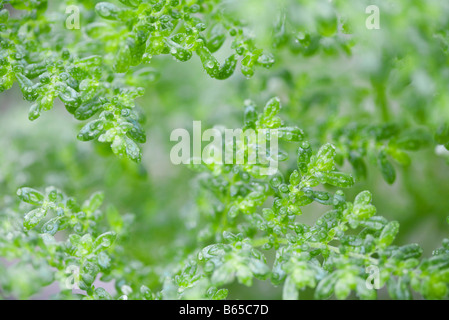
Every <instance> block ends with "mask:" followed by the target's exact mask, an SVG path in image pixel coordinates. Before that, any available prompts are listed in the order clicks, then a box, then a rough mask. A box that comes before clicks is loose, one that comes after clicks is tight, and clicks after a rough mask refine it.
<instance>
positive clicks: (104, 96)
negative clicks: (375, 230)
mask: <svg viewBox="0 0 449 320" xmlns="http://www.w3.org/2000/svg"><path fill="white" fill-rule="evenodd" d="M94 2H96V1H94ZM8 3H9V4H10V5H11V6H12V7H13V8H14V9H17V10H27V11H25V12H20V13H17V11H13V13H14V15H12V16H11V13H10V10H8V9H6V8H4V1H2V2H0V10H1V12H0V19H1V20H0V22H1V29H0V75H1V79H0V92H3V91H5V90H8V89H10V88H11V87H12V85H13V84H14V83H15V82H17V83H18V84H19V86H20V89H21V90H22V93H23V97H24V99H26V100H28V101H30V102H32V103H33V104H32V106H31V108H30V111H29V119H30V120H36V119H37V118H38V117H39V116H40V115H41V113H42V112H43V111H48V110H50V109H52V108H53V105H54V103H55V99H57V98H59V100H61V101H62V102H63V103H64V105H65V107H66V109H67V110H68V111H69V112H70V113H71V114H73V115H74V117H75V118H76V119H77V120H80V121H84V120H88V119H90V121H89V122H88V123H87V124H86V125H85V126H84V127H83V128H82V129H81V131H80V133H79V134H78V139H79V140H82V141H90V140H98V141H100V142H105V143H109V144H110V145H111V148H112V150H113V151H114V153H115V154H117V155H118V156H121V157H127V158H129V159H132V160H134V161H136V162H140V161H141V150H140V147H139V145H138V144H139V143H145V141H146V135H145V132H144V130H143V128H142V121H144V117H143V115H142V112H141V111H139V108H138V107H136V103H135V99H136V98H138V97H141V96H142V95H143V94H144V92H145V90H144V89H143V87H142V86H144V85H146V84H147V83H151V82H152V81H153V80H154V79H155V78H156V77H157V72H156V71H155V70H154V69H152V68H149V67H145V65H146V64H148V63H150V61H151V59H152V57H156V56H159V55H162V54H170V55H172V56H173V57H174V58H175V59H176V60H177V61H187V60H189V59H190V58H191V57H192V55H193V53H196V54H197V55H198V56H199V57H200V59H201V62H202V64H203V66H204V70H205V71H206V72H207V74H208V75H209V76H211V77H212V78H215V79H226V78H228V77H229V76H231V75H232V74H233V73H234V70H235V68H236V65H237V62H238V57H241V65H242V67H241V70H242V72H243V74H244V75H245V76H247V77H251V76H252V75H253V74H254V69H255V67H256V66H259V65H260V66H263V67H266V68H269V67H271V65H272V64H273V63H274V61H273V58H272V57H271V56H270V55H269V54H264V53H263V51H262V50H261V49H258V48H256V46H255V44H254V41H253V40H252V37H251V36H250V32H249V31H248V30H247V28H245V26H244V24H243V23H242V22H240V21H235V20H234V19H232V15H230V14H226V12H225V9H226V8H224V5H222V4H220V2H219V1H178V0H176V1H153V0H147V1H127V0H123V1H121V6H117V5H115V4H113V3H110V2H98V3H96V5H95V14H93V13H94V12H92V10H91V9H92V8H91V6H92V2H91V1H90V2H83V3H76V2H75V3H76V8H77V9H78V12H77V11H75V13H74V14H78V15H79V14H81V15H82V17H83V21H82V23H83V26H82V28H81V29H80V30H77V29H74V30H69V29H68V23H74V21H71V19H75V18H74V17H71V16H68V15H67V14H66V13H65V12H66V10H65V9H66V7H67V6H68V5H69V4H72V1H67V2H64V3H61V4H60V6H59V10H56V11H54V10H53V11H50V10H48V11H50V12H52V13H55V15H54V16H52V17H51V18H50V17H49V15H47V14H46V13H47V1H46V0H44V1H30V2H25V3H24V2H22V1H8ZM17 14H20V16H18V17H16V15H17ZM77 19H78V20H79V19H80V17H79V16H78V18H77ZM78 29H79V28H78ZM229 37H231V38H232V43H231V48H232V49H233V50H234V51H235V53H233V54H231V55H230V56H229V57H228V58H227V59H226V60H225V62H224V63H223V64H220V63H219V62H218V60H217V59H216V58H215V57H214V56H213V53H214V52H216V51H217V50H218V49H220V47H221V46H222V45H223V43H224V42H225V40H226V39H227V38H229ZM97 114H98V117H97V118H96V119H95V120H91V118H93V117H94V116H95V115H97Z"/></svg>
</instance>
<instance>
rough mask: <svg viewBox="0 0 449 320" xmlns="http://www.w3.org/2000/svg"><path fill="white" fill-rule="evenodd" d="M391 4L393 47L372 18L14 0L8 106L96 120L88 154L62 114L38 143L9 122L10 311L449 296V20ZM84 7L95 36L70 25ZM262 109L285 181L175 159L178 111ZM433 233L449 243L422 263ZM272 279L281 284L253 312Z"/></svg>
mask: <svg viewBox="0 0 449 320" xmlns="http://www.w3.org/2000/svg"><path fill="white" fill-rule="evenodd" d="M374 2H376V5H378V6H379V8H380V10H381V12H382V20H381V21H382V28H381V29H379V30H369V29H367V28H366V27H365V19H366V17H367V15H366V14H365V8H366V7H367V6H368V5H369V4H372V3H371V2H370V3H368V2H367V1H360V2H358V3H357V4H356V5H354V4H353V3H346V2H344V1H333V2H328V1H327V0H326V1H324V0H323V1H306V0H302V1H293V0H286V1H280V2H279V3H274V4H273V3H272V2H270V1H258V2H256V1H249V0H248V1H236V2H233V1H230V2H227V1H218V0H191V1H190V0H189V1H165V0H162V1H156V0H120V1H119V2H113V1H110V2H100V1H82V0H79V1H64V2H58V4H57V5H56V4H52V3H48V4H47V1H42V0H41V1H34V0H33V1H13V0H11V1H0V5H1V6H2V10H1V11H0V76H1V79H0V87H1V91H2V92H3V91H7V90H9V89H11V90H10V92H7V93H3V96H5V97H8V98H9V99H11V97H15V96H17V90H16V88H15V87H14V83H17V84H18V86H17V87H18V88H20V90H21V92H22V95H23V97H24V99H25V100H27V101H30V102H32V106H31V108H30V111H29V119H30V120H36V119H37V118H39V117H40V115H41V113H42V112H43V111H48V110H50V109H52V108H53V105H55V104H59V102H58V101H57V99H58V98H59V100H60V101H61V102H62V104H63V105H64V106H65V108H66V109H67V111H68V112H69V113H71V114H73V115H74V117H75V119H76V120H80V121H85V120H89V122H87V123H85V124H84V123H83V125H82V126H80V131H79V134H78V140H81V141H91V140H95V141H94V143H92V144H87V145H86V144H82V143H78V142H77V141H75V139H72V137H71V136H70V135H68V136H67V137H66V134H67V132H68V131H70V130H67V126H73V123H71V122H70V120H67V118H66V117H65V115H64V114H61V113H60V112H59V111H56V110H55V112H54V114H53V115H50V114H49V115H48V119H47V120H46V119H39V121H42V122H41V123H38V124H37V125H36V126H34V127H33V128H32V129H30V128H26V125H25V124H24V123H23V122H21V121H20V120H17V122H16V123H15V122H8V119H10V118H11V119H12V118H13V117H15V119H20V114H21V113H20V112H17V113H14V112H16V111H12V110H6V109H5V110H4V111H1V112H4V114H5V117H3V118H2V119H1V120H0V121H1V122H0V126H1V127H2V129H3V128H4V133H5V134H4V135H3V136H4V138H3V137H2V139H1V140H0V148H1V150H3V151H4V152H2V154H0V169H1V171H0V186H1V188H2V190H4V192H2V194H1V195H0V257H3V258H5V259H6V260H7V261H10V262H9V263H12V264H13V266H12V267H11V266H10V267H8V266H7V264H1V263H0V294H1V295H2V296H4V297H10V296H14V297H18V298H22V299H26V298H29V297H30V296H33V295H35V294H36V293H38V292H39V291H40V290H41V289H42V288H43V287H45V286H48V285H50V284H54V283H59V290H58V292H57V293H56V295H55V296H54V297H55V298H58V299H79V298H83V299H148V300H153V299H225V298H231V299H232V298H236V297H238V298H240V294H242V295H243V296H244V297H248V296H249V297H251V298H261V297H268V298H284V299H298V298H306V299H307V298H316V299H327V298H330V297H335V298H338V299H348V298H354V297H357V298H361V299H373V298H376V297H377V295H378V289H379V288H382V287H384V286H386V288H387V290H386V291H387V292H386V293H385V292H383V291H380V296H381V297H385V296H388V297H390V298H392V299H411V298H414V297H423V298H425V299H447V298H448V296H449V292H448V285H449V268H448V265H449V240H448V239H447V238H443V236H442V234H443V233H446V234H447V227H446V226H444V227H442V225H443V224H442V223H441V221H443V220H446V216H447V215H448V212H447V204H446V203H444V202H443V201H442V200H444V199H445V198H444V195H445V194H447V191H448V186H447V182H446V181H447V178H448V176H447V162H448V161H447V159H448V156H447V155H448V151H447V150H449V125H448V124H449V113H448V111H447V101H449V96H448V93H447V92H446V91H447V90H446V84H447V81H448V80H449V79H448V73H447V72H446V71H445V69H444V68H442V66H444V65H445V64H447V62H448V41H449V38H448V34H447V32H446V30H447V28H448V22H447V19H446V17H447V14H448V13H449V7H448V6H447V5H445V4H442V3H441V2H439V1H436V0H435V1H427V2H421V1H411V2H412V4H413V5H409V2H410V1H405V0H404V1H397V4H396V5H397V6H398V7H395V6H394V5H391V3H389V2H380V1H374ZM69 5H75V6H76V7H77V8H78V10H80V14H81V17H82V20H81V24H82V26H81V27H80V29H74V30H71V29H68V28H67V27H66V23H67V19H68V14H66V8H67V6H69ZM265 6H266V8H265ZM22 10H24V11H22ZM272 10H275V11H274V12H276V15H274V16H273V15H272V12H273V11H272ZM395 10H401V14H400V15H399V14H397V12H396V11H395ZM50 13H51V14H50ZM244 20H246V21H244ZM430 20H432V21H433V22H432V24H429V21H430ZM404 25H405V26H406V27H401V26H404ZM252 30H255V31H254V33H255V36H254V35H253V32H252ZM260 48H266V50H265V49H264V50H262V49H260ZM268 52H270V53H268ZM164 55H171V56H172V57H173V58H174V59H175V60H176V61H177V62H186V61H188V60H190V61H189V62H188V63H182V64H175V62H172V61H167V59H165V58H164ZM195 55H196V56H197V57H198V59H197V61H195V58H194V56H195ZM423 57H429V58H423ZM221 60H223V61H224V62H223V63H222V64H220V62H219V61H221ZM148 64H150V65H151V67H148V66H147V65H148ZM237 66H239V68H240V70H241V74H242V75H243V77H242V76H241V75H239V74H238V72H235V70H236V69H237ZM257 66H262V67H264V69H269V68H271V69H270V70H269V71H265V70H263V69H260V70H257V72H256V73H255V69H256V67H257ZM231 76H232V77H231ZM249 78H251V79H249ZM225 79H226V81H217V80H225ZM186 84H188V86H187V87H186ZM196 88H202V90H197V89H196ZM145 92H146V93H145ZM192 92H193V93H192ZM230 93H232V94H230ZM248 97H251V98H252V100H245V99H247V98H248ZM273 97H274V98H273ZM244 100H245V103H244V109H243V110H241V109H237V110H236V111H235V112H232V114H227V113H226V112H224V113H223V110H225V109H227V108H225V107H228V106H232V105H239V104H240V103H241V102H242V101H244ZM253 100H254V101H253ZM5 101H6V102H5V105H6V104H7V100H5ZM217 101H220V103H217ZM266 101H268V102H266ZM281 101H282V103H281ZM261 103H265V107H264V109H263V110H260V109H259V108H258V107H257V105H258V104H259V105H260V104H261ZM281 105H283V107H282V108H281ZM154 106H158V107H154ZM211 106H216V108H215V109H211ZM281 110H282V111H281ZM242 111H243V112H242ZM185 113H187V114H189V115H188V116H186V115H185ZM190 114H191V115H190ZM242 114H243V124H238V125H237V126H238V127H241V128H242V129H252V130H254V131H255V132H256V133H258V132H262V130H267V129H268V130H277V132H278V137H279V140H280V146H281V150H279V151H278V152H277V154H275V155H271V156H272V157H275V158H276V160H278V161H279V162H280V163H279V170H277V171H276V173H274V174H272V175H264V174H263V173H262V171H261V169H266V167H267V166H268V164H249V163H244V164H223V163H221V162H219V161H216V159H215V160H214V159H207V160H208V161H204V160H206V159H203V161H202V162H201V164H195V165H191V166H190V169H191V172H189V171H188V170H187V168H186V167H183V168H175V167H174V166H173V167H169V169H164V166H166V162H169V157H168V155H167V157H166V158H164V159H163V160H162V161H161V160H157V159H158V154H159V155H160V154H164V155H166V154H167V153H168V152H167V150H166V149H167V148H166V145H167V141H168V140H169V139H168V138H166V139H160V140H158V136H164V137H167V136H169V132H170V131H171V130H172V129H173V126H174V125H173V124H171V121H172V120H173V119H176V117H177V116H178V117H181V118H183V120H182V121H181V123H182V124H185V123H189V122H190V121H191V120H192V119H197V118H198V117H201V119H204V122H206V123H208V124H215V123H217V122H221V123H224V124H226V125H227V126H236V123H239V122H237V120H236V118H240V117H241V115H242ZM18 115H19V116H18ZM234 115H235V117H234ZM94 117H95V119H94ZM43 118H46V117H43ZM92 119H94V120H92ZM145 119H147V121H144V120H145ZM75 126H78V124H75ZM38 127H39V128H40V129H37V128H38ZM32 130H35V131H33V132H34V133H30V132H31V131H32ZM146 132H148V133H146ZM56 133H60V134H56ZM147 135H148V137H150V139H148V140H151V141H149V142H147V141H146V140H147ZM153 140H154V141H153ZM97 142H101V143H97ZM102 142H107V144H103V143H102ZM149 143H150V147H148V149H145V145H148V144H149ZM228 143H229V144H230V145H226V144H228ZM109 145H110V147H109ZM229 146H230V147H231V148H232V147H233V141H232V142H230V141H225V142H224V145H223V148H225V147H229ZM244 146H245V152H250V151H256V150H258V149H259V148H260V147H261V145H260V144H254V143H249V144H245V145H244ZM142 148H144V153H143V154H142ZM435 150H436V152H434V151H435ZM111 153H113V154H115V155H118V156H119V157H116V156H114V155H112V154H111ZM412 159H413V160H414V161H413V162H412ZM130 160H134V161H130ZM159 171H162V173H161V175H162V176H158V175H157V174H158V172H159ZM192 172H193V173H192ZM379 177H380V179H379ZM180 181H181V183H180ZM188 181H190V182H188ZM188 183H191V185H192V186H193V188H188V187H186V186H187V184H188ZM49 185H54V186H55V187H47V186H49ZM390 185H392V186H390ZM99 189H102V190H104V193H99V192H95V191H96V190H99ZM187 189H189V190H187ZM342 189H345V191H344V192H343V190H342ZM16 190H18V191H17V197H12V196H11V195H12V193H13V192H16ZM61 190H64V192H67V193H68V194H73V195H77V197H80V198H86V199H88V200H86V201H85V202H83V203H82V204H80V203H78V202H77V201H76V200H75V199H74V198H71V197H68V196H66V194H65V193H64V192H63V191H61ZM366 190H371V192H370V191H366ZM385 190H386V191H385ZM90 194H93V195H92V196H91V195H90ZM372 194H374V199H372ZM104 198H106V200H107V202H109V203H114V204H115V205H116V206H108V207H106V208H105V209H102V202H103V200H104ZM377 199H379V200H377ZM374 203H375V204H376V205H374ZM376 208H378V209H376ZM128 210H131V211H132V212H134V214H120V212H122V211H123V212H126V211H128ZM377 211H379V212H381V213H382V214H381V215H378V214H377ZM425 221H437V223H436V224H437V225H439V226H440V229H438V227H435V226H433V227H434V232H433V236H434V238H432V239H431V241H427V242H426V241H425V243H424V245H423V248H422V247H421V246H420V245H418V244H416V243H414V242H415V241H416V240H415V237H416V232H417V231H418V232H425V231H426V229H424V228H422V229H420V227H421V226H419V223H421V222H425ZM400 229H401V233H402V234H405V235H407V237H401V233H400V232H399V230H400ZM403 229H404V230H405V232H404V231H403ZM440 231H441V233H440ZM427 232H428V231H427ZM440 235H441V237H440ZM425 236H426V237H425V238H426V239H428V238H431V236H430V235H429V233H426V234H425ZM410 239H411V240H410ZM431 246H433V248H434V247H435V246H437V249H435V250H433V251H432V253H431V254H430V251H429V248H431ZM430 250H431V249H430ZM255 282H258V283H262V284H263V286H264V288H267V289H268V288H270V289H271V288H281V289H280V290H278V291H276V290H275V291H274V293H273V295H270V294H269V293H261V294H258V292H251V293H250V294H246V295H245V293H244V292H245V290H244V289H243V287H244V286H246V287H249V288H250V289H251V288H254V287H253V286H254V283H255ZM373 286H374V288H373ZM75 287H76V288H79V291H73V288H75ZM267 292H268V290H267Z"/></svg>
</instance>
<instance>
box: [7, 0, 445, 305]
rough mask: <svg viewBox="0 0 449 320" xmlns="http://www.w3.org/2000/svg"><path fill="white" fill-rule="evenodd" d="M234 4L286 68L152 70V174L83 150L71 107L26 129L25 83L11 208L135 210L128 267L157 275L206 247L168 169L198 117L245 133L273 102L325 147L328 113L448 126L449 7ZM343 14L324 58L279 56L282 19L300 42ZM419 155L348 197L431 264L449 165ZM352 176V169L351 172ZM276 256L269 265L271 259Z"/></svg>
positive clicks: (182, 187)
mask: <svg viewBox="0 0 449 320" xmlns="http://www.w3.org/2000/svg"><path fill="white" fill-rule="evenodd" d="M333 3H336V5H335V7H334V5H333ZM371 4H375V5H378V6H379V8H380V19H381V20H380V26H381V28H380V29H379V30H368V29H367V28H366V27H365V20H366V18H367V17H368V14H366V13H365V8H366V7H367V6H368V5H371ZM229 6H230V8H232V9H233V10H234V11H235V14H236V16H239V17H241V18H242V19H245V20H246V21H247V22H248V24H249V29H253V30H254V35H255V38H256V39H257V42H258V44H259V46H260V47H262V48H265V49H266V50H267V51H271V52H272V53H273V54H274V56H275V58H276V61H277V62H276V64H275V66H274V67H273V68H272V69H271V70H264V69H258V70H257V71H256V74H255V76H254V78H252V79H250V80H248V79H245V78H244V77H243V76H242V75H241V74H240V72H236V73H235V74H234V75H233V76H232V77H231V78H230V79H228V80H226V81H217V80H213V79H210V78H209V77H208V76H207V75H206V74H205V72H203V71H202V67H201V63H200V61H199V59H198V58H197V57H194V58H193V59H192V60H191V61H189V62H187V63H179V62H175V61H173V60H172V59H171V58H169V57H158V58H156V59H154V60H153V61H152V63H151V66H152V67H154V68H155V70H157V71H159V73H160V78H159V80H158V82H155V83H151V84H149V85H148V87H147V88H146V89H147V92H146V95H145V96H144V97H143V98H142V99H140V100H139V101H138V103H139V105H140V107H141V108H142V110H143V111H144V113H145V115H146V117H147V122H146V131H147V140H148V142H147V143H146V144H145V145H144V146H143V151H144V152H143V160H142V163H141V164H134V163H131V162H129V161H127V160H120V159H118V158H116V157H115V156H114V155H113V154H112V152H111V151H110V150H108V148H109V147H107V146H104V145H101V144H99V143H85V142H80V141H77V140H76V133H77V130H79V128H80V126H81V125H80V123H78V122H76V121H74V120H73V119H72V117H71V115H70V114H68V113H67V112H66V111H65V110H64V107H63V106H62V105H61V104H58V105H56V106H55V108H54V109H53V110H51V111H50V112H47V113H45V114H43V115H42V117H41V118H40V119H38V120H37V121H35V122H29V121H28V119H27V109H28V107H29V105H28V103H27V102H24V101H22V99H21V93H20V91H19V90H18V88H17V86H14V88H13V89H11V90H10V91H9V92H7V93H4V94H2V95H0V207H2V206H4V205H5V203H6V202H9V201H12V200H11V196H12V197H13V196H14V195H15V192H16V190H17V188H19V187H22V186H29V187H33V188H37V189H43V188H44V187H45V186H48V185H54V186H56V187H58V188H61V189H62V190H64V191H65V193H66V194H68V195H73V196H76V197H77V198H78V199H80V201H83V200H84V199H86V198H87V197H88V196H89V195H90V194H91V193H93V192H95V191H98V190H102V191H104V192H105V195H106V198H105V199H106V200H105V202H106V204H113V205H115V206H116V207H117V208H118V210H119V211H120V212H122V213H126V212H132V213H134V214H135V224H134V228H133V233H132V235H131V238H130V240H129V241H128V243H127V244H126V248H127V254H128V255H129V256H130V258H136V259H139V260H141V261H143V262H145V263H147V264H149V265H159V264H160V263H161V262H162V263H163V262H164V261H167V259H171V258H172V257H173V256H174V255H176V254H178V253H182V252H183V251H185V252H188V251H189V250H190V249H192V248H195V247H196V243H195V241H194V240H192V239H194V237H192V233H193V232H194V227H195V226H196V224H197V219H199V216H198V212H197V211H198V210H197V209H196V203H195V197H194V195H195V190H196V188H197V185H196V180H195V174H194V173H192V172H191V171H189V169H188V168H187V167H185V166H175V165H173V164H172V163H171V162H170V149H171V147H172V146H173V145H174V142H171V141H170V133H171V131H172V130H173V129H176V128H187V129H189V128H190V127H191V126H192V121H194V120H201V121H202V125H203V129H206V128H208V127H212V126H214V125H224V126H226V127H229V128H236V127H240V126H241V124H242V117H243V105H244V104H243V102H244V100H245V99H252V100H254V101H255V102H256V103H257V104H258V105H259V107H260V108H262V107H263V105H264V103H265V102H266V101H267V100H268V99H269V98H271V97H273V96H279V97H280V98H281V101H282V102H283V106H284V107H283V110H282V112H281V117H282V118H283V119H284V120H285V121H286V122H287V123H289V124H292V125H297V126H299V127H301V128H302V129H304V131H305V132H306V133H307V134H308V135H309V138H310V139H311V140H312V141H313V142H314V144H315V145H319V144H323V143H325V142H328V141H329V139H330V137H329V136H328V134H327V133H326V132H327V131H326V130H327V129H329V128H324V129H323V123H324V122H325V120H326V119H327V118H328V117H329V116H332V117H333V119H336V120H335V121H338V119H340V118H341V117H347V118H349V119H351V120H352V121H361V122H363V123H370V124H375V123H382V122H383V121H399V122H406V123H408V124H410V125H422V126H426V127H430V128H433V127H434V126H436V125H437V124H438V123H439V121H442V120H446V121H448V120H449V107H448V102H449V95H448V90H447V84H448V83H449V69H448V43H449V36H448V30H449V29H448V22H449V21H448V20H447V17H448V16H449V2H448V3H446V2H445V1H436V0H434V1H409V0H407V1H406V0H402V1H333V2H331V3H329V2H328V1H293V0H285V1H268V0H248V1H237V0H234V1H229ZM334 10H336V11H337V12H338V15H342V16H345V18H346V19H347V21H349V22H350V24H351V35H347V34H343V33H342V30H341V28H340V30H339V32H338V34H337V35H333V36H331V37H323V38H322V39H321V42H322V44H323V43H324V45H327V46H328V48H329V50H328V51H325V50H323V49H319V50H318V51H317V52H316V53H315V54H312V55H310V56H305V55H304V54H302V52H301V51H297V50H296V49H295V50H289V48H291V46H290V45H289V42H288V40H287V41H286V44H285V45H283V46H281V47H280V48H279V49H272V48H270V43H271V42H272V38H273V32H274V31H273V28H272V25H273V24H275V23H277V22H278V20H279V17H283V16H284V17H285V21H286V23H289V24H290V26H291V27H292V28H293V29H295V28H296V29H297V30H298V34H299V33H301V32H305V31H308V32H310V33H316V30H317V28H318V27H317V25H316V21H317V19H321V18H323V19H327V18H328V17H329V16H332V15H333V13H334V12H335V11H334ZM349 39H353V40H349ZM293 41H294V40H293ZM339 41H342V42H344V43H346V42H347V41H349V42H351V41H354V43H355V45H354V46H353V47H352V55H348V54H346V53H345V52H344V51H343V50H340V49H336V50H334V49H333V48H334V47H337V46H338V43H339ZM228 46H229V45H227V43H225V45H224V46H223V48H222V49H221V50H220V51H219V52H218V57H219V58H220V59H221V61H222V59H223V58H224V57H226V55H227V52H228V51H227V50H228V49H227V48H228ZM373 83H374V84H378V85H381V87H382V88H383V89H384V90H385V94H386V100H387V102H386V105H385V107H386V109H385V108H382V107H381V106H379V100H378V97H377V94H378V93H377V91H376V89H375V88H374V87H373ZM323 130H324V131H323ZM296 147H297V146H292V147H287V148H289V152H290V156H291V159H293V160H292V161H290V162H289V164H285V165H284V167H283V168H284V169H285V170H286V171H287V172H288V171H289V170H292V169H293V163H294V157H295V149H296ZM411 156H412V164H411V165H410V166H409V167H407V168H401V167H400V166H398V165H395V167H396V168H397V170H398V174H397V180H396V182H395V183H394V184H393V185H391V186H390V185H388V184H387V183H386V182H385V181H384V180H383V179H382V177H381V175H380V173H379V170H378V169H377V168H376V167H375V166H370V167H369V168H368V169H369V170H368V173H369V174H368V179H367V180H365V181H358V182H357V183H356V185H355V187H354V188H352V189H351V190H348V191H346V194H347V196H348V199H349V200H351V199H353V197H354V195H355V194H357V193H358V192H359V191H361V190H370V191H371V192H372V193H373V201H374V204H375V205H376V207H377V209H378V213H379V214H380V215H383V216H385V217H386V218H388V219H390V220H398V221H399V222H400V223H401V230H400V235H399V238H398V239H397V244H405V243H410V242H416V243H419V244H420V245H421V246H422V247H423V248H424V255H426V256H429V255H430V254H431V251H432V249H434V248H436V247H438V245H439V243H440V242H441V240H442V239H443V238H444V237H447V235H448V232H449V226H448V225H447V223H446V222H445V221H446V216H449V199H448V194H449V184H448V181H449V170H448V160H447V159H448V157H447V155H437V154H436V152H435V150H434V148H433V147H428V148H426V149H423V150H421V151H419V152H415V153H411ZM343 169H344V170H346V171H351V170H352V169H351V167H350V166H349V165H345V166H344V167H343ZM326 209H327V208H324V207H322V206H312V207H310V208H307V209H306V210H304V211H305V213H304V215H303V216H302V217H300V220H302V221H309V222H313V221H314V220H315V219H316V217H318V216H319V215H320V214H322V213H323V212H324V210H326ZM193 236H194V234H193ZM268 258H269V259H272V256H271V254H270V253H269V254H268ZM280 291H281V290H280V288H275V289H273V287H272V285H271V284H270V283H268V282H257V283H256V284H255V287H253V288H243V287H241V286H240V285H238V286H235V288H232V287H231V288H230V292H231V296H230V298H239V299H253V298H266V299H277V298H280V296H281V293H280ZM303 297H310V296H309V294H308V293H306V294H304V295H303Z"/></svg>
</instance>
